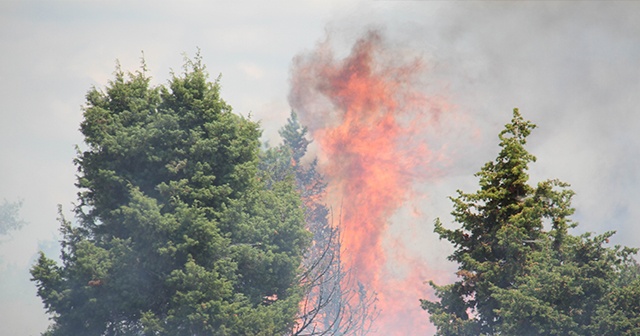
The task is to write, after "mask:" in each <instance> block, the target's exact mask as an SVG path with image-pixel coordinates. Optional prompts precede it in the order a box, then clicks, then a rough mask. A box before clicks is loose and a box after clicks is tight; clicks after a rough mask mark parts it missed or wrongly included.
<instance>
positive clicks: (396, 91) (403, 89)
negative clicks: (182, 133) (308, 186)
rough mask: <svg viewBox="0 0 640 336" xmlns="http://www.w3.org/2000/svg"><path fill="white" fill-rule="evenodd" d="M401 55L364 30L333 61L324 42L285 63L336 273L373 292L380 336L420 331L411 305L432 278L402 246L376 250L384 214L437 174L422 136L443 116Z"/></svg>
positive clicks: (421, 318) (440, 103) (381, 244)
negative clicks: (338, 262) (329, 223)
mask: <svg viewBox="0 0 640 336" xmlns="http://www.w3.org/2000/svg"><path fill="white" fill-rule="evenodd" d="M403 51H404V49H403V48H398V47H396V46H392V45H391V43H390V42H389V41H387V40H386V39H385V38H384V36H383V35H382V33H381V32H379V31H377V30H369V31H367V32H366V33H365V34H364V36H362V37H361V38H359V39H358V40H357V41H356V42H355V44H354V45H353V47H352V49H351V51H350V53H349V54H348V55H347V56H346V57H344V58H336V57H335V53H334V52H333V50H332V47H331V38H327V39H326V40H325V41H323V42H322V43H320V44H319V45H318V46H317V48H316V49H315V50H313V51H311V52H309V53H305V54H302V55H299V56H298V57H296V58H295V59H294V62H293V67H292V75H291V92H290V96H289V100H290V104H291V107H292V108H293V110H294V111H296V112H297V113H298V114H299V115H300V119H301V120H302V122H303V124H305V125H306V126H308V127H309V130H310V131H311V134H312V136H313V139H314V140H315V142H316V145H317V146H318V151H319V153H318V155H319V162H320V168H321V170H322V173H323V174H324V176H325V177H326V179H327V182H328V193H327V197H326V199H325V202H326V203H327V204H328V205H330V206H331V207H332V208H333V209H339V213H340V216H339V221H340V226H341V232H342V239H343V241H342V255H343V259H344V262H345V266H346V267H347V268H349V269H352V270H353V274H354V275H355V278H356V280H357V282H358V283H360V284H363V285H364V286H365V287H367V289H369V290H373V291H375V292H377V293H378V299H379V302H378V307H379V309H380V310H381V314H380V317H379V320H378V321H377V323H376V324H375V325H374V329H377V331H378V333H379V334H380V335H394V334H395V335H407V334H415V333H420V332H424V331H426V328H427V327H428V319H427V316H426V314H424V313H423V312H422V311H421V310H420V308H419V305H418V299H419V298H421V297H425V296H426V294H425V291H426V286H425V285H424V284H423V282H424V280H427V279H431V278H434V277H436V276H437V275H436V274H433V272H432V271H430V270H429V269H428V267H427V265H426V264H425V263H423V262H420V260H419V258H418V257H417V256H415V254H414V253H413V252H411V251H410V249H409V248H408V247H407V246H406V245H405V244H404V243H403V240H401V239H397V240H393V241H392V242H391V243H386V244H385V242H386V241H387V240H388V238H389V234H388V233H389V230H388V229H389V226H390V224H391V218H392V216H393V215H394V214H396V213H398V211H400V210H401V209H402V208H403V206H405V205H406V204H407V203H408V201H409V200H411V199H415V198H416V197H419V196H420V195H419V193H418V192H417V190H415V189H414V185H415V184H416V183H418V182H421V181H425V180H427V179H430V178H434V177H436V176H437V175H438V174H439V167H440V166H441V165H442V162H441V157H440V154H439V153H437V152H438V149H437V148H436V149H434V148H430V147H429V146H428V145H427V141H426V139H427V138H426V136H425V134H426V133H429V132H430V131H431V130H433V129H434V128H437V127H438V124H439V120H440V119H441V115H442V114H444V113H448V112H450V111H451V106H450V105H449V104H448V103H447V102H446V101H445V100H444V99H442V98H441V97H438V96H437V95H436V96H429V95H427V94H426V93H425V92H424V90H422V89H423V83H421V80H422V79H423V78H424V77H425V76H426V74H427V73H428V72H427V65H426V64H425V62H424V60H423V59H422V58H421V57H419V56H417V55H410V54H409V55H407V54H406V53H403ZM413 220H418V219H417V218H415V217H414V218H413ZM405 234H410V232H406V233H405ZM385 245H386V246H385Z"/></svg>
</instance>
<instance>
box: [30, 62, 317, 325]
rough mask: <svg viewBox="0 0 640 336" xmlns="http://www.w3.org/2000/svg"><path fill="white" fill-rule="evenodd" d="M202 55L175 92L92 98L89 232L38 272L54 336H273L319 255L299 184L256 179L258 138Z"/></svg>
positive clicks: (84, 209)
mask: <svg viewBox="0 0 640 336" xmlns="http://www.w3.org/2000/svg"><path fill="white" fill-rule="evenodd" d="M219 91H220V86H219V81H215V82H213V83H212V82H209V81H208V75H207V72H206V70H205V67H204V66H203V65H202V62H201V58H200V57H199V56H198V57H197V58H196V59H195V60H194V61H192V60H188V61H187V62H186V64H185V68H184V73H183V74H182V75H174V76H173V77H172V79H171V80H170V82H169V84H168V86H164V85H163V86H158V87H152V86H151V85H150V78H149V77H148V76H147V75H146V67H145V66H144V65H143V68H142V69H141V70H140V71H138V72H136V73H133V74H128V76H127V75H125V74H124V72H123V71H121V70H120V69H119V68H118V69H117V71H116V73H115V79H114V80H113V81H111V82H110V83H109V85H108V86H107V87H106V90H105V91H104V92H103V91H101V90H98V89H96V88H94V89H92V90H90V91H89V93H88V94H87V96H86V97H87V105H86V107H85V108H84V121H83V122H82V124H81V131H82V133H83V134H84V136H85V142H86V144H87V150H85V151H84V152H81V153H79V155H78V158H77V159H76V164H77V166H78V173H79V174H78V182H77V186H78V187H79V188H80V192H79V205H78V206H77V208H76V209H75V212H76V215H77V219H78V225H72V224H71V223H70V222H69V221H67V220H66V219H64V218H61V223H62V233H63V240H62V247H63V250H62V265H57V264H56V263H55V262H54V261H52V260H51V259H49V258H47V257H46V256H45V255H44V254H41V255H40V258H39V260H38V261H37V263H36V264H35V265H34V267H33V268H32V271H31V273H32V276H33V280H34V281H35V282H36V284H37V287H38V295H39V296H40V297H41V298H42V300H43V302H44V304H45V307H46V309H47V311H48V312H49V313H52V314H53V321H54V323H53V325H52V326H51V328H50V330H49V331H48V332H47V334H48V335H142V334H145V335H276V334H283V333H286V332H287V331H288V330H290V329H291V328H292V326H293V319H294V316H295V314H296V311H297V307H298V302H299V301H300V298H301V292H300V290H299V289H298V288H297V278H298V276H299V272H300V264H301V261H302V255H303V252H304V251H305V250H306V246H307V244H308V242H309V235H308V233H307V232H306V230H305V228H304V218H303V213H302V211H301V203H300V202H301V201H300V197H299V196H298V195H297V193H296V192H295V189H294V188H295V186H294V184H293V182H292V181H286V180H285V181H279V182H277V183H275V184H273V185H271V186H269V187H267V186H266V185H265V184H264V183H263V182H262V181H260V179H259V172H258V152H259V136H260V130H259V126H258V124H257V123H255V122H252V121H250V120H247V119H245V118H242V117H239V116H237V115H235V114H233V113H232V112H231V107H230V106H229V105H227V104H226V103H225V102H224V101H223V100H222V99H221V98H220V94H219Z"/></svg>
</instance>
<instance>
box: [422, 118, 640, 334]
mask: <svg viewBox="0 0 640 336" xmlns="http://www.w3.org/2000/svg"><path fill="white" fill-rule="evenodd" d="M534 127H535V125H533V124H531V123H530V122H528V121H525V120H524V119H523V118H522V116H521V115H520V113H519V112H518V110H517V109H516V110H514V114H513V119H512V121H511V123H510V124H507V125H506V127H505V130H504V131H502V132H501V133H500V147H501V151H500V153H499V154H498V157H497V158H496V160H495V161H493V162H489V163H487V164H486V165H485V166H484V167H483V168H482V170H481V171H480V172H479V173H478V174H476V176H478V177H479V180H480V189H479V190H478V191H477V192H475V193H472V194H467V193H463V192H462V191H458V197H456V198H452V201H453V203H454V211H453V212H452V214H453V216H454V218H455V220H456V222H458V223H459V224H461V228H459V229H453V230H451V229H447V228H445V227H444V226H443V225H442V224H441V223H440V222H439V221H436V224H435V231H436V233H438V234H439V235H440V237H441V238H443V239H446V240H448V241H449V242H451V243H452V244H453V245H454V247H455V251H454V253H453V254H452V255H451V256H450V257H449V259H450V260H452V261H455V262H457V263H458V264H459V270H458V272H457V273H456V274H457V275H458V277H459V278H460V280H459V281H457V282H455V283H453V284H451V285H447V286H438V285H436V284H434V283H431V285H432V286H433V287H434V289H435V294H436V296H437V297H438V298H439V299H440V300H439V301H428V300H422V307H423V308H424V309H426V310H427V311H428V312H429V313H430V319H431V321H432V323H434V324H435V325H436V327H437V329H438V335H621V334H628V335H632V334H638V333H639V332H640V324H638V321H639V320H638V313H637V312H638V311H640V304H639V303H638V300H637V296H636V300H635V301H634V300H632V299H631V298H632V297H633V295H637V293H638V291H640V286H639V285H640V277H639V272H638V268H637V264H636V263H635V261H634V260H633V258H632V255H633V254H634V253H636V252H637V250H635V249H630V248H623V247H620V246H616V247H613V248H610V247H606V244H607V243H608V241H609V237H610V236H611V235H612V234H613V232H608V233H605V234H603V235H600V236H595V237H591V235H590V234H585V235H582V236H577V237H576V236H572V235H570V234H569V233H568V229H569V228H572V227H575V225H576V224H575V223H572V222H571V220H570V219H569V216H570V215H571V214H572V213H573V211H574V210H573V208H571V198H572V196H573V192H572V191H571V190H569V189H566V188H567V187H568V185H567V184H566V183H562V182H560V181H557V180H548V181H543V182H541V183H538V185H537V186H536V187H532V186H530V185H529V184H528V179H529V176H528V174H527V172H526V171H527V169H528V164H529V163H531V162H533V161H535V157H534V156H532V155H531V154H529V153H528V152H527V151H526V150H525V148H524V145H525V144H526V137H527V136H528V135H529V134H530V132H531V130H532V129H533V128H534Z"/></svg>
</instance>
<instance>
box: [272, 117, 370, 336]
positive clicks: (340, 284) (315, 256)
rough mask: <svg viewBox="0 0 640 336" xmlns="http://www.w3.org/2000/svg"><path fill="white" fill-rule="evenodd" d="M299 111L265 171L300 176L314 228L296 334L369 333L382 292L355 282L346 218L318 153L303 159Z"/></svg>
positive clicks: (304, 131) (303, 130)
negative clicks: (329, 192) (345, 244)
mask: <svg viewBox="0 0 640 336" xmlns="http://www.w3.org/2000/svg"><path fill="white" fill-rule="evenodd" d="M306 135H307V128H306V127H303V126H302V125H301V124H300V123H299V121H298V117H297V115H296V113H295V112H293V111H292V112H291V115H290V117H289V118H288V119H287V124H286V125H285V126H284V127H283V128H282V129H281V130H280V136H281V137H282V140H283V143H282V145H280V146H278V147H276V148H270V149H268V150H267V151H266V152H265V155H264V157H263V161H262V165H263V166H262V168H263V170H264V171H270V172H271V174H272V175H271V179H272V180H273V181H278V180H284V179H287V178H289V177H290V176H292V177H294V178H295V181H296V184H297V186H298V191H299V192H300V194H301V196H302V199H303V203H304V211H305V221H306V224H307V228H308V230H309V231H310V232H311V233H312V235H313V242H312V246H311V248H310V249H309V250H308V252H307V253H306V255H305V258H304V261H303V266H304V271H303V273H302V275H301V277H300V279H299V284H300V286H301V288H303V290H304V293H305V296H304V299H303V300H302V302H301V303H300V311H299V314H298V319H297V324H296V327H295V328H294V330H293V331H292V332H291V334H292V335H366V334H367V333H368V332H369V331H370V330H371V328H372V324H373V321H374V320H375V318H376V317H377V316H378V314H379V311H378V309H377V307H376V301H377V298H376V294H375V293H372V292H371V291H370V289H368V288H366V287H365V285H364V284H362V283H355V282H356V280H355V278H354V277H353V276H352V271H351V270H350V269H348V268H346V267H345V265H344V262H343V260H342V257H341V253H342V251H341V248H342V245H341V236H340V221H339V220H338V224H337V225H336V224H335V222H334V220H333V211H330V209H329V208H328V207H327V206H326V205H325V204H324V203H323V198H324V196H325V193H326V183H325V182H324V181H323V177H322V175H321V174H320V173H319V172H318V170H317V164H318V163H317V159H314V160H312V161H311V162H310V163H308V164H303V163H302V162H301V160H302V158H303V157H304V156H305V154H306V153H307V149H308V146H309V144H310V141H309V140H308V139H307V138H306Z"/></svg>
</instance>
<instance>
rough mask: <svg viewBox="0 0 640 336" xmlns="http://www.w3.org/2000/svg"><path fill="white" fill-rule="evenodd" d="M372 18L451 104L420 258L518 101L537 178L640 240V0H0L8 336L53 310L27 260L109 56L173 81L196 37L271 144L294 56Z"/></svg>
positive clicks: (232, 97) (31, 329)
mask: <svg viewBox="0 0 640 336" xmlns="http://www.w3.org/2000/svg"><path fill="white" fill-rule="evenodd" d="M369 28H376V29H379V30H380V31H381V32H382V33H383V34H384V35H385V36H386V38H387V39H388V40H391V41H394V45H395V46H397V48H404V49H406V51H407V53H408V54H411V55H418V56H420V57H423V58H424V59H426V60H427V61H428V64H429V67H430V71H429V75H428V76H427V77H426V78H424V85H425V88H426V89H428V90H429V91H433V92H438V93H439V94H441V95H442V96H443V97H445V98H446V99H447V100H448V101H449V102H450V103H451V104H452V107H453V109H455V118H453V117H452V118H449V119H448V122H447V123H445V124H443V126H442V127H441V128H440V130H439V131H438V132H437V133H436V134H434V135H433V136H432V137H431V138H432V141H434V144H435V145H438V146H441V145H444V146H445V147H444V148H445V150H444V151H443V154H444V155H446V156H447V160H448V162H449V164H448V166H447V167H445V170H444V172H443V175H442V177H441V178H439V179H433V180H429V181H428V182H427V183H425V184H424V185H423V186H420V188H422V189H423V190H424V191H425V193H426V194H428V197H427V198H426V199H424V200H422V201H421V202H420V203H419V207H420V212H421V213H422V214H423V217H424V218H423V222H424V223H419V224H415V223H414V224H413V225H414V226H415V225H418V227H419V233H418V234H417V235H416V234H413V235H412V236H413V237H414V239H421V240H423V241H427V242H428V243H426V244H421V245H420V247H419V248H421V249H423V250H424V254H425V256H424V259H425V260H427V261H429V262H434V263H436V262H438V261H437V260H440V259H441V257H442V256H445V255H446V254H447V253H448V251H449V247H448V246H447V245H446V243H444V242H439V241H438V240H437V238H436V237H435V236H434V234H433V233H432V227H431V225H430V224H431V222H432V221H433V219H434V218H435V217H437V216H440V217H442V218H443V220H445V221H446V220H447V219H448V213H449V212H450V211H451V206H450V203H449V202H448V200H447V199H446V197H447V196H449V195H453V194H454V193H455V190H456V189H463V190H466V191H473V190H475V188H476V186H477V184H476V180H475V178H474V177H473V176H472V174H473V173H474V172H476V171H478V169H479V168H480V166H481V165H482V164H483V163H484V162H485V161H488V160H491V159H493V158H494V157H495V154H496V153H497V145H496V144H497V133H498V132H499V131H500V129H501V128H502V126H503V125H504V124H505V123H506V122H508V121H509V119H510V117H511V110H512V109H513V108H514V107H519V108H520V110H521V112H522V113H523V114H524V116H525V118H527V119H530V120H532V121H533V122H535V123H536V124H537V125H538V129H537V130H535V131H534V133H533V135H532V136H531V137H530V142H529V147H528V148H529V150H530V151H531V152H532V153H533V154H535V155H536V156H537V157H538V162H537V163H535V164H534V165H533V166H532V169H531V175H532V178H533V179H534V180H536V181H537V180H541V179H546V178H559V179H561V180H563V181H566V182H569V183H570V184H571V185H572V189H573V190H574V191H576V193H577V195H576V196H575V198H574V202H573V205H574V206H575V207H576V209H577V212H576V215H575V216H574V219H575V220H577V221H579V222H580V229H579V231H580V232H582V231H597V232H603V231H605V230H617V231H618V234H617V235H616V236H614V239H613V242H612V243H617V244H624V245H630V246H640V229H639V228H638V227H639V226H638V220H640V207H638V206H636V204H635V203H636V201H638V200H639V199H640V197H639V196H640V169H638V168H639V166H640V158H639V157H640V156H639V152H640V136H639V135H638V134H640V111H638V108H639V106H640V38H639V37H638V36H640V2H632V1H621V2H595V1H587V2H578V1H565V2H552V1H544V2H541V3H536V2H530V3H526V2H506V1H499V2H437V1H363V2H346V1H308V2H299V1H262V2H249V1H235V2H233V3H232V2H231V1H228V2H227V1H224V2H223V1H196V0H190V1H181V2H169V1H136V2H132V1H51V0H50V1H12V0H3V1H0V48H2V49H1V55H2V58H1V60H2V62H1V64H0V157H1V158H2V159H1V160H0V202H1V201H2V200H3V199H6V200H8V201H11V202H13V201H18V200H23V207H22V210H21V217H22V218H23V219H24V220H25V222H27V224H26V225H25V226H24V227H23V228H22V229H21V230H20V231H17V232H13V233H12V234H10V235H8V236H3V237H0V325H2V332H3V334H4V333H6V334H7V335H36V334H39V333H40V332H41V331H43V330H44V329H45V328H46V325H47V324H48V322H47V319H46V316H45V315H44V312H43V309H42V304H41V302H40V301H39V299H38V298H37V297H36V295H35V287H34V286H33V284H32V283H30V282H29V280H28V279H29V277H30V276H29V274H28V269H29V267H30V265H31V264H32V263H33V261H34V258H35V256H36V253H37V251H38V250H40V249H43V250H45V251H46V252H47V253H48V254H49V255H50V256H55V255H57V253H58V252H57V249H58V248H57V246H56V240H57V239H58V238H57V229H58V224H57V222H56V217H57V214H56V205H57V204H62V206H63V208H64V210H65V212H66V213H67V214H68V213H69V210H70V209H71V208H72V202H74V200H75V193H76V189H75V187H74V181H75V167H74V166H73V163H72V160H73V158H74V156H75V149H74V146H75V145H76V144H79V145H81V143H82V137H81V135H80V133H79V132H78V127H79V123H80V121H81V117H82V110H81V106H82V105H83V101H84V95H85V93H86V92H87V91H88V90H89V88H90V87H91V86H96V87H103V86H104V85H105V84H106V83H107V81H108V80H109V79H110V78H111V76H112V74H113V71H114V67H115V61H116V59H118V60H120V63H121V64H122V67H123V68H124V69H125V70H132V71H133V70H136V69H137V67H138V65H139V63H140V58H141V56H142V51H144V55H145V59H146V63H147V64H148V67H149V69H150V71H151V74H152V76H153V78H154V82H155V83H165V82H166V80H167V78H168V77H169V73H170V70H171V69H175V70H176V71H180V69H181V66H182V64H183V55H184V54H185V53H186V54H187V55H193V54H194V53H195V51H196V50H197V48H200V49H201V53H202V56H203V59H204V62H205V64H207V66H208V69H209V71H210V73H211V74H212V77H213V78H215V77H216V76H217V75H218V74H220V73H221V74H222V96H223V98H224V99H225V100H227V102H228V103H229V104H231V105H232V106H233V107H234V110H235V111H236V112H237V113H240V114H243V115H248V114H249V113H251V114H252V116H253V118H256V119H259V120H261V121H262V124H263V126H264V128H265V138H266V139H272V142H273V141H276V139H277V138H276V135H277V132H276V131H277V129H278V127H280V126H281V125H282V123H283V122H284V120H285V118H286V116H287V115H288V113H289V105H288V102H287V94H288V90H289V83H288V79H289V75H290V65H291V61H292V59H293V57H295V56H296V55H298V54H300V53H304V52H308V51H309V50H311V49H313V48H314V46H315V45H316V44H317V43H318V42H319V41H322V40H324V39H326V38H327V36H329V37H330V38H331V41H332V42H331V43H332V44H333V45H334V46H335V48H336V50H337V51H338V52H340V51H342V52H343V53H344V54H346V52H347V51H348V48H349V47H350V45H351V44H352V43H353V42H354V41H355V39H357V38H358V37H359V36H360V35H361V34H362V32H363V31H365V30H366V29H369ZM452 115H453V114H452ZM454 121H455V122H454ZM402 228H403V226H402V225H400V224H398V225H397V226H396V230H395V231H394V234H395V235H398V236H402V232H403V230H402ZM416 237H417V238H416ZM417 249H418V248H417ZM425 318H426V317H425Z"/></svg>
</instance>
